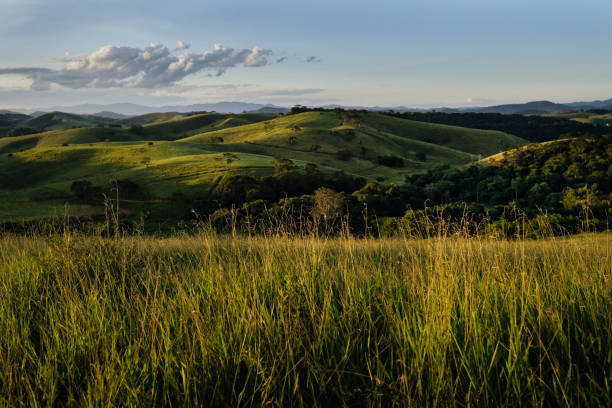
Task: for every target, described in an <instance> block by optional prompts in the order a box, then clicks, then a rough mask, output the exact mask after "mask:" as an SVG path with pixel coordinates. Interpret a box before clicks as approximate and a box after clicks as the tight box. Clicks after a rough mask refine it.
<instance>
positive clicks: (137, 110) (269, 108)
mask: <svg viewBox="0 0 612 408" xmlns="http://www.w3.org/2000/svg"><path fill="white" fill-rule="evenodd" d="M321 107H322V108H325V109H335V108H341V109H359V110H361V109H367V110H371V111H388V110H394V111H396V112H424V111H432V110H435V111H438V112H446V113H460V112H482V113H502V114H522V115H534V114H543V113H554V112H560V111H561V112H564V111H565V112H567V111H575V110H580V109H583V110H588V109H612V99H607V100H602V101H591V102H572V103H564V104H561V103H555V102H551V101H533V102H527V103H517V104H504V105H496V106H476V107H456V108H448V107H440V108H435V109H424V108H422V107H419V108H416V107H406V106H349V105H336V104H331V105H323V106H321ZM41 111H43V112H41ZM49 111H60V112H66V113H73V114H80V115H96V116H102V117H107V118H116V119H119V118H120V117H119V116H117V115H121V117H126V116H137V115H145V114H147V113H160V112H179V113H188V112H202V111H206V112H212V111H215V112H218V113H242V112H257V113H285V112H288V111H289V108H288V107H282V106H276V105H270V104H266V105H264V104H258V103H247V102H218V103H208V104H193V105H166V106H146V105H137V104H133V103H114V104H108V105H100V104H82V105H74V106H54V107H51V108H37V109H13V110H12V112H19V113H25V114H29V115H32V116H38V115H40V114H42V113H44V112H49ZM105 115H106V116H105Z"/></svg>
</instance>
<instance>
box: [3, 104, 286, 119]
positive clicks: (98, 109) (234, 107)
mask: <svg viewBox="0 0 612 408" xmlns="http://www.w3.org/2000/svg"><path fill="white" fill-rule="evenodd" d="M260 109H282V110H284V111H287V109H286V108H282V107H280V106H274V105H263V104H258V103H245V102H218V103H208V104H195V105H176V106H175V105H172V106H171V105H167V106H144V105H137V104H133V103H113V104H109V105H100V104H83V105H74V106H52V107H50V108H36V109H13V111H15V112H20V113H25V114H29V115H31V114H33V113H34V112H37V113H40V111H44V112H66V113H75V114H78V115H97V116H103V117H109V115H121V116H135V115H144V114H147V113H157V112H181V113H185V112H202V111H207V112H212V111H215V112H218V113H242V112H245V111H256V110H260Z"/></svg>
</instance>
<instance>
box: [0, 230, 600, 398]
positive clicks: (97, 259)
mask: <svg viewBox="0 0 612 408" xmlns="http://www.w3.org/2000/svg"><path fill="white" fill-rule="evenodd" d="M611 244H612V239H611V236H610V235H608V234H600V235H583V236H578V237H573V238H551V239H548V240H539V241H529V240H516V241H499V240H486V239H461V238H439V239H435V238H433V239H428V240H409V239H376V240H375V239H354V238H350V237H343V238H334V239H324V238H314V237H312V238H311V237H293V238H291V237H268V238H264V237H244V236H242V237H241V236H236V237H231V236H216V235H212V234H201V235H197V236H184V237H175V238H163V239H162V238H151V237H122V238H100V237H92V236H81V235H74V234H64V235H58V236H47V237H15V236H13V237H10V236H9V237H4V238H0V333H2V335H1V336H0V390H1V392H0V405H3V406H154V405H172V406H198V405H199V406H228V405H229V406H234V405H243V406H260V405H274V406H394V405H395V406H597V405H601V406H611V405H612V389H611V387H612V301H611V299H612V281H611V272H612V271H611V267H612V251H611V249H612V245H611Z"/></svg>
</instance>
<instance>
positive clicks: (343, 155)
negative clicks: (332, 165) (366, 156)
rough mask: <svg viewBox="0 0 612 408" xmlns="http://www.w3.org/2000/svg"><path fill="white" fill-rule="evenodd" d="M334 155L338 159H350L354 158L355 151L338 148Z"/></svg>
mask: <svg viewBox="0 0 612 408" xmlns="http://www.w3.org/2000/svg"><path fill="white" fill-rule="evenodd" d="M334 156H335V157H336V159H338V160H342V161H349V160H351V159H352V158H353V152H352V151H351V150H349V149H341V150H338V151H337V152H336V154H335V155H334Z"/></svg>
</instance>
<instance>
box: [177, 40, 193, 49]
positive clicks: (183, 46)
mask: <svg viewBox="0 0 612 408" xmlns="http://www.w3.org/2000/svg"><path fill="white" fill-rule="evenodd" d="M189 48H191V45H190V44H187V43H185V42H183V41H177V42H176V49H177V50H187V49H189Z"/></svg>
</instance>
